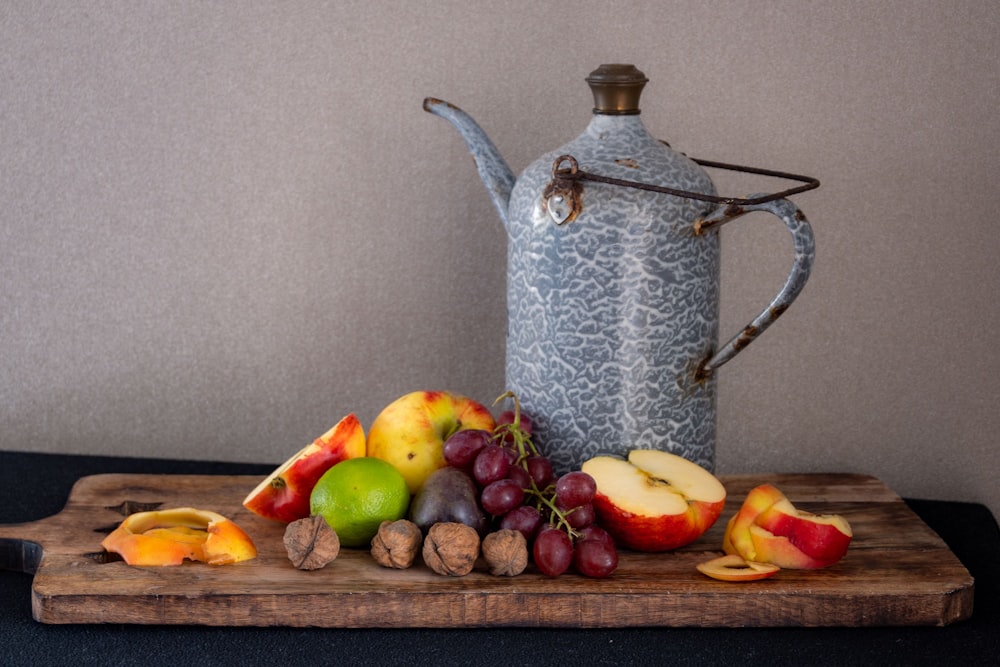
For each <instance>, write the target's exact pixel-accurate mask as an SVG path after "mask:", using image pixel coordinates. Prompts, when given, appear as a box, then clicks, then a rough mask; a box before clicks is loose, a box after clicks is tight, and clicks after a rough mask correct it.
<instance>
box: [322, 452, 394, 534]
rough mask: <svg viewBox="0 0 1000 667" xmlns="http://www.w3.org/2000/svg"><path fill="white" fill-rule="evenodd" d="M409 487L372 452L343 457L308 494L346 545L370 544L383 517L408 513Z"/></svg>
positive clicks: (391, 517)
mask: <svg viewBox="0 0 1000 667" xmlns="http://www.w3.org/2000/svg"><path fill="white" fill-rule="evenodd" d="M409 506H410V490H409V488H408V487H407V486H406V479H404V478H403V475H402V474H401V473H400V472H399V471H398V470H396V468H394V467H393V466H392V464H390V463H386V462H385V461H383V460H381V459H376V458H373V457H370V456H363V457H359V458H354V459H347V460H345V461H341V462H340V463H338V464H337V465H335V466H333V467H332V468H330V469H329V470H327V471H326V472H325V473H324V474H323V476H322V477H320V478H319V481H318V482H316V486H314V487H313V490H312V495H311V496H310V497H309V508H310V510H311V512H312V513H313V514H319V515H321V516H322V517H323V518H324V519H326V522H327V523H328V524H330V527H331V528H333V529H334V530H335V531H336V532H337V537H339V538H340V543H341V544H342V545H344V546H345V547H363V546H368V545H369V544H371V541H372V538H373V537H375V533H377V532H378V527H379V526H380V525H381V523H382V522H383V521H396V520H397V519H402V518H403V517H404V516H406V510H407V509H408V508H409Z"/></svg>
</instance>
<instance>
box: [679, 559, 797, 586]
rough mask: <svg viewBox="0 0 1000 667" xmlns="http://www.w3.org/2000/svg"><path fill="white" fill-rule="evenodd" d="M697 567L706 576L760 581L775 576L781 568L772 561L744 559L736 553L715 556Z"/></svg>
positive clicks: (725, 579) (730, 579)
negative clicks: (761, 561) (763, 561)
mask: <svg viewBox="0 0 1000 667" xmlns="http://www.w3.org/2000/svg"><path fill="white" fill-rule="evenodd" d="M695 567H696V568H697V569H698V571H699V572H701V573H702V574H704V575H705V576H706V577H711V578H712V579H718V580H719V581H760V580H761V579H768V578H770V577H773V576H774V575H775V574H777V573H778V571H779V570H780V569H781V568H779V567H778V566H777V565H773V564H771V563H758V562H756V561H752V560H750V561H748V560H744V559H743V558H742V557H741V556H737V555H736V554H729V555H727V556H720V557H719V558H713V559H712V560H709V561H705V562H704V563H698V564H697V565H696V566H695Z"/></svg>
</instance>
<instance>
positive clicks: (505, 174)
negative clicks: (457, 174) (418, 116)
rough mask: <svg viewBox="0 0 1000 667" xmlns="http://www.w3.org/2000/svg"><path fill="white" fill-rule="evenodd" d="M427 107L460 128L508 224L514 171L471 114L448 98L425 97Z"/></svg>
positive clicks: (484, 180)
mask: <svg viewBox="0 0 1000 667" xmlns="http://www.w3.org/2000/svg"><path fill="white" fill-rule="evenodd" d="M424 111H427V112H430V113H432V114H434V115H435V116H440V117H441V118H444V119H445V120H447V121H448V122H450V123H451V124H452V125H454V126H455V129H457V130H458V133H459V134H460V135H462V139H464V140H465V145H466V146H468V148H469V152H470V153H472V157H473V158H474V159H475V160H476V167H477V168H478V169H479V177H480V178H481V179H483V185H485V186H486V189H487V190H488V191H489V193H490V197H491V198H492V199H493V205H494V206H495V207H496V209H497V213H499V214H500V219H501V220H503V224H504V226H505V227H506V226H507V208H508V203H509V201H510V193H511V190H513V189H514V181H515V179H514V174H513V172H511V170H510V167H508V166H507V163H506V162H505V161H504V159H503V157H501V155H500V151H498V150H497V148H496V146H494V145H493V142H492V141H490V138H489V137H487V136H486V133H485V132H483V130H482V128H480V127H479V125H478V124H477V123H476V121H474V120H472V117H471V116H469V114H467V113H465V112H464V111H462V110H461V109H459V108H458V107H456V106H455V105H453V104H450V103H448V102H445V101H444V100H438V99H434V98H433V97H428V98H427V99H425V100H424Z"/></svg>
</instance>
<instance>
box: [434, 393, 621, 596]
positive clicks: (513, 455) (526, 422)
mask: <svg viewBox="0 0 1000 667" xmlns="http://www.w3.org/2000/svg"><path fill="white" fill-rule="evenodd" d="M504 398H513V399H514V409H513V410H508V411H505V412H504V413H502V414H501V415H500V417H499V418H498V419H497V427H496V429H495V430H494V431H492V432H490V431H483V430H474V429H468V430H464V431H457V432H456V433H454V434H453V435H452V436H451V437H449V438H448V439H447V440H446V441H445V443H444V458H445V461H446V462H447V463H448V465H450V466H452V467H454V468H458V469H460V470H463V471H465V472H466V473H467V474H468V475H469V476H470V477H471V478H472V479H473V480H474V481H475V482H476V485H477V486H478V488H479V494H480V495H479V501H480V505H481V506H482V508H483V510H484V511H485V512H487V513H488V514H490V515H491V516H492V517H493V519H494V521H493V523H494V526H496V527H498V528H500V529H509V530H517V531H520V532H521V534H523V535H524V537H525V539H527V541H528V544H529V545H530V548H531V555H532V560H533V561H534V563H535V565H536V566H537V567H538V569H539V570H540V571H541V572H542V573H543V574H546V575H548V576H553V577H555V576H559V575H560V574H562V573H564V572H566V571H567V570H568V569H569V568H570V566H571V565H572V566H574V567H575V568H576V570H577V571H578V572H579V573H580V574H583V575H585V576H588V577H607V576H609V575H610V574H611V573H612V572H614V571H615V568H617V567H618V552H617V550H616V549H615V544H614V541H613V540H612V539H611V536H610V535H608V533H607V532H606V531H605V530H604V529H603V528H601V527H600V526H598V525H597V524H596V523H595V515H594V506H593V504H592V502H593V499H594V494H595V493H596V491H597V485H596V484H595V482H594V479H593V478H592V477H591V476H590V475H588V474H587V473H585V472H582V471H573V472H569V473H566V474H564V475H562V476H560V477H558V478H557V477H556V476H555V474H554V473H553V470H552V463H551V462H550V461H549V460H548V459H547V458H546V457H545V456H543V455H541V454H540V453H539V451H538V449H537V448H536V446H535V444H534V443H533V442H532V440H531V428H532V424H531V419H530V418H529V417H528V416H527V415H525V414H522V413H521V412H520V406H519V404H518V402H517V397H516V396H513V394H511V393H509V392H508V393H507V394H504V395H503V396H501V397H500V399H497V400H498V401H499V400H501V399H504Z"/></svg>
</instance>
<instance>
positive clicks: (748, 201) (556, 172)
mask: <svg viewBox="0 0 1000 667" xmlns="http://www.w3.org/2000/svg"><path fill="white" fill-rule="evenodd" d="M691 159H692V160H693V161H694V162H696V163H697V164H699V165H701V166H703V167H709V168H712V169H726V170H729V171H739V172H743V173H747V174H755V175H758V176H772V177H774V178H782V179H785V180H790V181H798V182H800V183H803V185H799V186H795V187H792V188H788V189H786V190H782V191H780V192H774V193H771V194H763V195H757V196H754V197H720V196H717V195H707V194H704V193H701V192H691V191H689V190H679V189H676V188H669V187H665V186H661V185H650V184H649V183H642V182H640V181H629V180H625V179H621V178H612V177H610V176H601V175H600V174H592V173H590V172H587V171H582V170H581V169H580V168H579V164H578V163H577V161H576V158H574V157H573V156H572V155H560V156H559V157H558V158H556V160H555V162H554V163H553V165H552V177H553V178H554V179H568V180H584V181H595V182H598V183H607V184H609V185H617V186H621V187H626V188H636V189H639V190H648V191H651V192H659V193H662V194H668V195H674V196H676V197H685V198H687V199H697V200H699V201H706V202H711V203H714V204H726V205H744V206H753V205H756V204H763V203H765V202H769V201H775V200H777V199H785V198H787V197H790V196H792V195H794V194H799V193H800V192H806V191H808V190H815V189H816V188H818V187H819V181H818V180H817V179H815V178H813V177H811V176H801V175H799V174H790V173H788V172H784V171H774V170H771V169H761V168H759V167H743V166H740V165H735V164H727V163H725V162H714V161H711V160H699V159H698V158H691ZM564 162H566V163H569V167H562V166H561V165H562V164H563V163H564Z"/></svg>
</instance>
